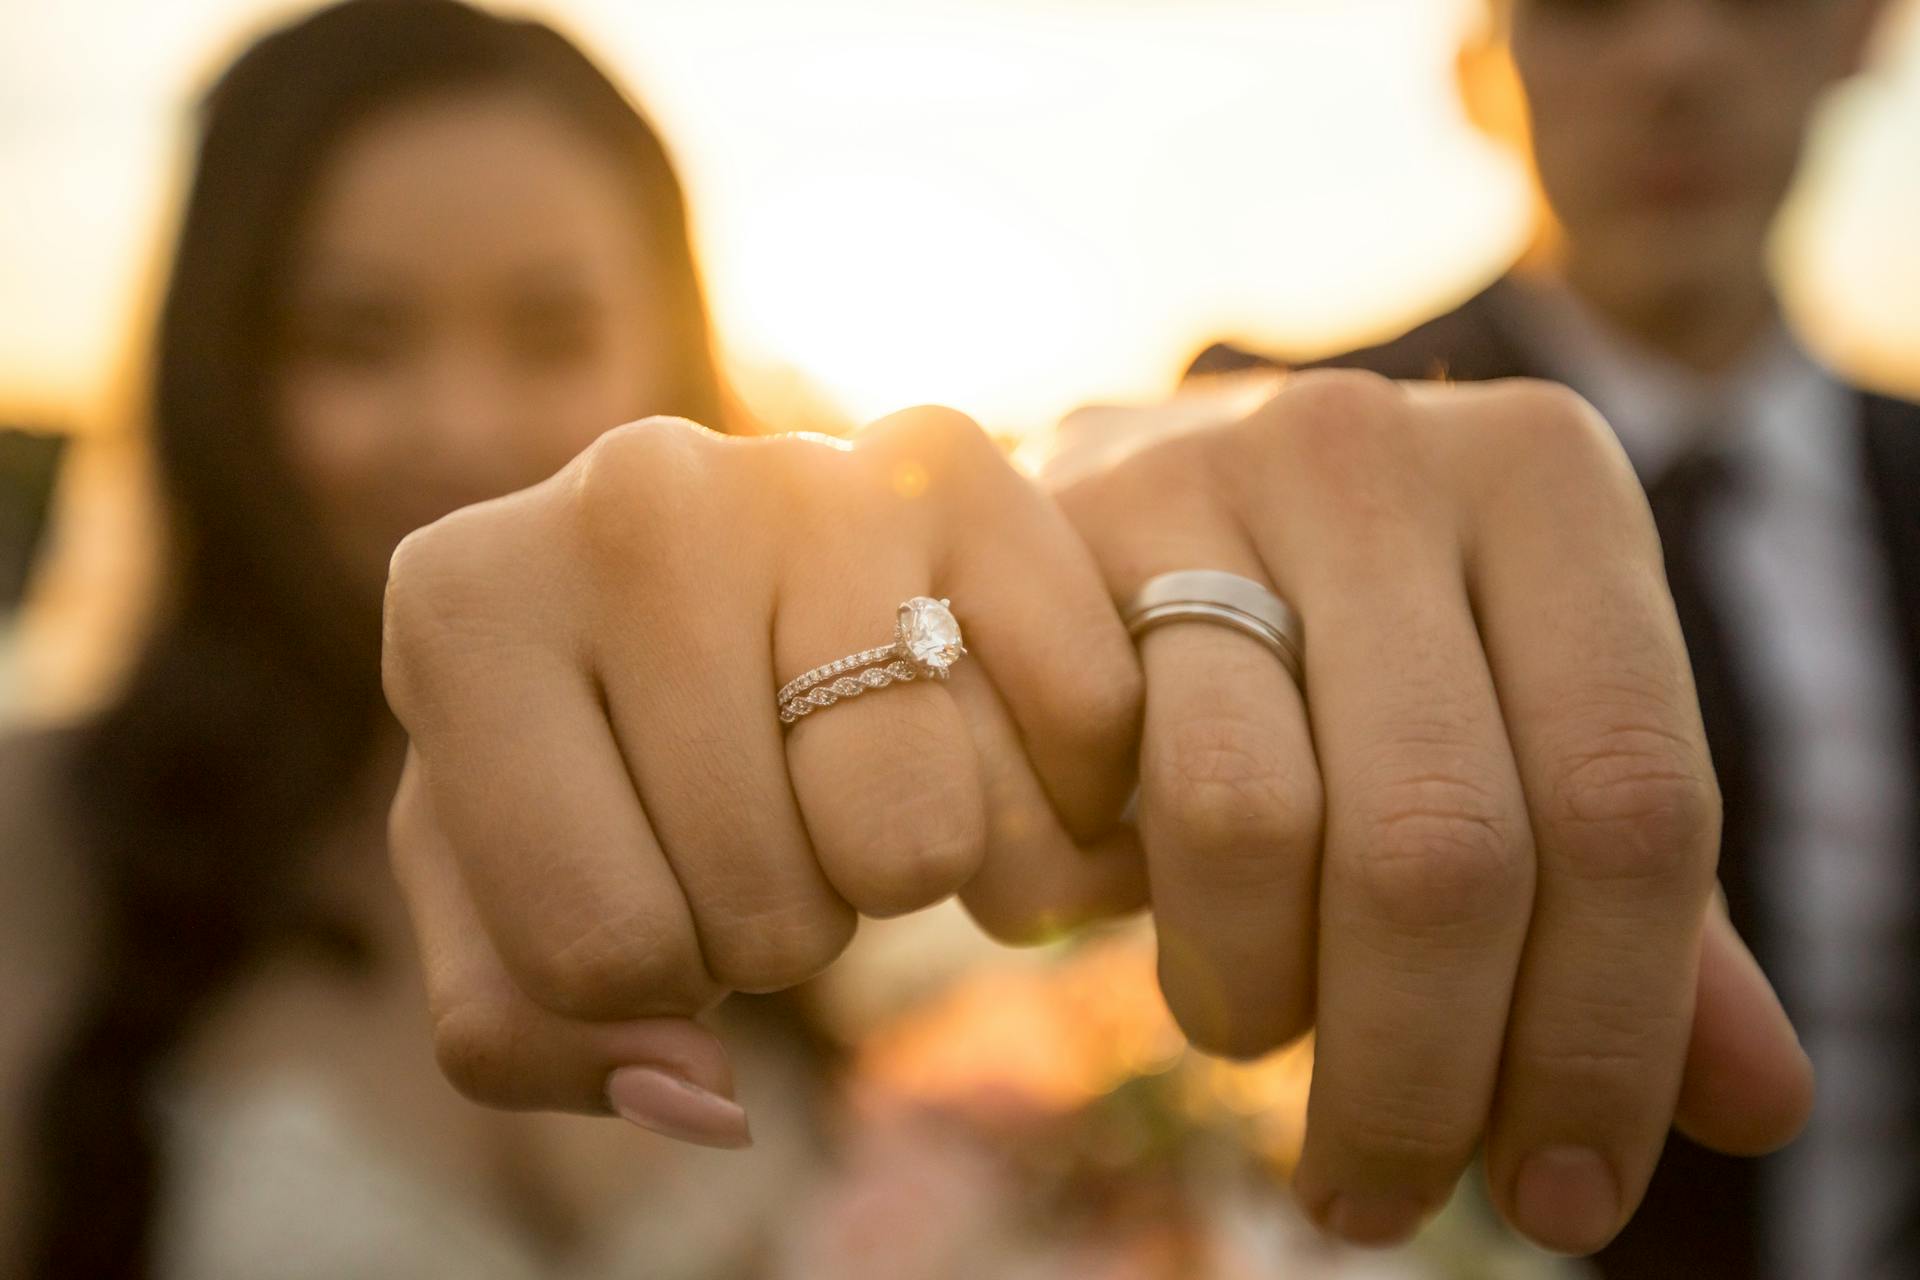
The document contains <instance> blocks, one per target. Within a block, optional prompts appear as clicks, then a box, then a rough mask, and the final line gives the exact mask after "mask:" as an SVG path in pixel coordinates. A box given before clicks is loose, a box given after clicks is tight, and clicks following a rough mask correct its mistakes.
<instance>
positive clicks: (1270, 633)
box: [1122, 569, 1306, 689]
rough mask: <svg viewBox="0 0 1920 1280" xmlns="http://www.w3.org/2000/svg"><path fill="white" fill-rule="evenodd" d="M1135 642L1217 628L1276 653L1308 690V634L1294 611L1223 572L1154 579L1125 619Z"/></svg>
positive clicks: (1248, 580) (1181, 573)
mask: <svg viewBox="0 0 1920 1280" xmlns="http://www.w3.org/2000/svg"><path fill="white" fill-rule="evenodd" d="M1122 617H1123V619H1124V621H1125V622H1126V624H1127V632H1128V634H1130V635H1132V636H1133V637H1135V638H1136V639H1138V638H1139V637H1140V636H1143V635H1145V634H1146V633H1147V632H1149V631H1151V630H1152V629H1153V628H1155V627H1158V626H1164V625H1165V624H1167V623H1169V622H1188V621H1192V622H1214V623H1219V624H1220V625H1222V626H1228V627H1232V628H1233V629H1234V630H1236V631H1239V632H1242V633H1243V634H1246V635H1249V636H1252V637H1253V638H1254V639H1255V640H1258V641H1259V642H1260V643H1261V644H1264V645H1265V646H1267V648H1268V649H1270V650H1272V652H1273V655H1274V656H1275V657H1276V658H1278V659H1280V665H1282V666H1284V667H1285V668H1286V669H1287V674H1288V675H1290V676H1292V677H1293V682H1294V684H1295V685H1298V686H1300V687H1301V688H1302V689H1304V688H1305V687H1306V684H1305V679H1306V677H1305V674H1304V669H1303V666H1302V657H1303V655H1304V654H1305V652H1306V628H1305V626H1304V625H1303V624H1302V622H1301V621H1300V615H1299V614H1298V613H1296V612H1295V611H1294V609H1293V607H1292V606H1291V605H1289V604H1288V603H1287V602H1286V601H1285V600H1282V599H1281V598H1280V597H1279V596H1277V595H1275V594H1274V593H1273V592H1271V591H1269V590H1267V588H1266V587H1264V586H1262V585H1261V584H1259V583H1258V582H1255V581H1254V580H1253V579H1251V578H1243V577H1241V576H1240V575H1239V574H1237V573H1227V572H1225V571H1223V570H1220V569H1183V570H1181V571H1179V572H1177V573H1163V574H1161V575H1160V576H1159V577H1157V578H1150V579H1148V581H1147V584H1146V585H1145V586H1143V587H1141V588H1140V590H1139V591H1138V592H1137V593H1136V594H1135V595H1134V597H1133V599H1132V601H1130V602H1129V603H1128V605H1127V608H1126V611H1125V613H1124V614H1123V615H1122Z"/></svg>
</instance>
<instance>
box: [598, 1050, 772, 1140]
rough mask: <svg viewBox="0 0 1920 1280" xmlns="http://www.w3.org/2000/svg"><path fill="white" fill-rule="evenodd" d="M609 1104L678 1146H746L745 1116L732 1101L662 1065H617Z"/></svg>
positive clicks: (749, 1136)
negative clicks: (677, 1141)
mask: <svg viewBox="0 0 1920 1280" xmlns="http://www.w3.org/2000/svg"><path fill="white" fill-rule="evenodd" d="M607 1103H608V1105H610V1106H611V1107H612V1108H613V1110H614V1112H615V1113H616V1114H617V1115H619V1116H620V1117H621V1118H622V1119H624V1120H627V1121H630V1122H631V1123H633V1124H637V1125H639V1126H640V1127H641V1128H642V1129H650V1130H652V1131H653V1132H654V1133H658V1134H663V1135H665V1136H666V1137H669V1138H675V1139H678V1140H679V1141H681V1142H695V1143H698V1144H700V1145H701V1146H703V1147H745V1146H751V1145H752V1144H753V1135H752V1134H750V1133H748V1132H747V1113H746V1111H745V1110H744V1109H743V1108H742V1107H741V1106H740V1104H739V1103H737V1102H735V1101H733V1100H732V1099H731V1098H723V1097H721V1096H720V1095H719V1094H717V1093H714V1092H712V1091H710V1090H707V1089H703V1088H701V1087H700V1086H699V1085H697V1084H695V1083H693V1081H691V1080H688V1079H686V1078H685V1077H683V1076H678V1075H675V1074H674V1073H673V1072H671V1071H668V1070H664V1069H662V1068H660V1067H621V1068H620V1069H619V1070H618V1071H615V1072H614V1073H613V1074H612V1075H610V1076H608V1077H607Z"/></svg>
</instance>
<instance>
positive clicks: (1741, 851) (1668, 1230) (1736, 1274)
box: [1594, 431, 1772, 1280]
mask: <svg viewBox="0 0 1920 1280" xmlns="http://www.w3.org/2000/svg"><path fill="white" fill-rule="evenodd" d="M1716 438H1717V433H1716V432H1712V431H1703V432H1701V433H1700V435H1698V436H1697V437H1695V439H1696V440H1699V441H1703V442H1706V443H1704V444H1698V445H1695V446H1692V447H1691V448H1689V450H1688V451H1687V452H1685V453H1683V454H1682V455H1681V456H1679V457H1678V458H1675V459H1674V460H1673V462H1672V464H1671V465H1670V466H1668V467H1667V469H1666V470H1665V471H1663V472H1661V473H1660V475H1658V476H1657V477H1655V478H1654V480H1653V482H1652V483H1651V484H1649V485H1648V486H1647V501H1648V504H1649V505H1650V506H1651V507H1652V509H1653V518H1654V523H1655V524H1656V525H1657V526H1658V527H1659V531H1660V540H1661V545H1662V547H1663V549H1664V551H1665V558H1666V569H1667V584H1668V586H1669V588H1670V589H1671V590H1672V592H1673V602H1674V606H1675V609H1676V611H1677V612H1678V613H1679V616H1680V629H1681V632H1682V633H1683V635H1684V636H1685V638H1686V644H1687V656H1688V658H1689V659H1690V660H1691V662H1692V664H1693V677H1694V683H1695V685H1696V686H1697V687H1698V689H1699V692H1700V714H1701V718H1702V720H1703V721H1704V723H1705V726H1706V733H1707V746H1708V749H1709V750H1710V751H1711V752H1712V755H1713V768H1714V773H1715V775H1716V776H1717V777H1718V779H1719V783H1720V794H1721V798H1722V803H1723V812H1724V817H1723V821H1722V825H1721V840H1720V883H1721V886H1722V887H1723V888H1724V889H1725V891H1726V895H1727V909H1728V915H1729V916H1730V917H1731V918H1732V920H1733V924H1734V927H1735V928H1736V929H1737V930H1739V932H1740V936H1741V937H1742V938H1743V939H1745V940H1746V943H1747V945H1748V946H1749V947H1750V948H1751V949H1752V951H1753V953H1754V955H1755V957H1756V958H1757V959H1758V960H1759V961H1760V965H1761V968H1762V969H1763V970H1766V971H1767V972H1769V973H1771V972H1772V969H1771V964H1770V961H1771V959H1772V956H1771V947H1772V944H1771V942H1770V940H1769V938H1768V937H1767V930H1766V928H1765V925H1766V923H1767V921H1766V918H1765V915H1764V913H1763V912H1762V910H1761V906H1762V904H1761V901H1760V892H1759V890H1760V886H1759V885H1758V883H1757V875H1756V872H1757V868H1756V867H1755V866H1754V865H1753V862H1754V858H1753V854H1754V849H1755V845H1756V840H1755V837H1756V836H1757V834H1758V833H1759V831H1760V829H1761V825H1762V823H1763V822H1764V821H1765V819H1764V817H1763V815H1762V814H1761V812H1760V809H1761V805H1762V802H1763V800H1764V791H1763V788H1762V785H1761V780H1760V777H1759V773H1758V768H1757V765H1758V757H1757V755H1756V749H1757V739H1756V736H1755V735H1756V728H1757V725H1756V717H1755V714H1754V708H1753V702H1752V699H1751V697H1750V695H1749V691H1748V690H1747V689H1746V688H1744V687H1743V685H1742V677H1743V676H1745V675H1746V672H1745V671H1744V670H1743V669H1742V666H1741V663H1740V658H1741V657H1742V656H1743V654H1742V653H1741V652H1740V650H1739V648H1738V647H1737V646H1736V644H1735V637H1733V636H1732V635H1731V634H1730V633H1729V629H1728V626H1727V618H1726V616H1725V592H1724V591H1723V590H1716V585H1717V584H1716V578H1717V576H1718V568H1717V565H1716V564H1715V562H1714V547H1713V542H1712V535H1713V530H1714V528H1715V526H1714V524H1713V519H1714V516H1715V515H1716V514H1717V513H1718V512H1720V511H1724V510H1725V509H1726V506H1727V504H1728V503H1729V502H1730V501H1731V500H1732V499H1734V498H1735V497H1736V496H1737V494H1738V491H1739V487H1740V484H1741V483H1742V480H1743V476H1742V474H1741V468H1740V462H1739V460H1738V458H1737V456H1736V455H1734V454H1732V453H1731V452H1729V451H1728V450H1727V449H1726V448H1725V447H1724V446H1722V445H1719V444H1717V443H1715V441H1716ZM1760 1191H1761V1188H1760V1177H1759V1172H1758V1170H1757V1168H1756V1167H1755V1162H1754V1161H1752V1160H1749V1159H1741V1158H1736V1157H1732V1156H1725V1155H1721V1154H1719V1153H1718V1152H1714V1151H1710V1150H1708V1149H1707V1148H1705V1147H1702V1146H1700V1145H1698V1144H1697V1143H1694V1142H1693V1141H1691V1140H1690V1139H1688V1138H1686V1137H1684V1136H1683V1135H1681V1134H1680V1133H1679V1132H1677V1131H1676V1132H1674V1133H1672V1134H1671V1135H1670V1136H1669V1137H1668V1139H1667V1145H1666V1149H1665V1151H1664V1153H1663V1154H1662V1156H1661V1158H1660V1163H1659V1166H1658V1167H1657V1168H1656V1169H1655V1170H1654V1176H1653V1181H1652V1182H1651V1184H1650V1185H1649V1186H1648V1188H1647V1195H1646V1199H1645V1200H1644V1201H1643V1202H1642V1205H1641V1208H1640V1210H1639V1212H1638V1213H1637V1214H1635V1216H1634V1218H1633V1220H1632V1221H1631V1222H1630V1223H1629V1224H1628V1225H1627V1227H1626V1229H1625V1230H1623V1231H1622V1232H1621V1233H1620V1235H1619V1236H1618V1237H1616V1238H1615V1240H1614V1241H1613V1242H1612V1243H1611V1244H1609V1245H1608V1246H1607V1247H1606V1248H1605V1249H1603V1250H1602V1251H1601V1252H1600V1253H1599V1254H1598V1255H1596V1256H1595V1258H1594V1261H1595V1262H1596V1263H1597V1264H1598V1265H1599V1267H1600V1269H1601V1272H1602V1274H1603V1275H1605V1276H1607V1277H1608V1278H1609V1280H1614V1278H1616V1277H1617V1278H1621V1280H1627V1278H1631V1280H1666V1278H1668V1277H1671V1278H1673V1280H1680V1278H1682V1277H1686V1278H1687V1280H1736V1278H1737V1280H1749V1278H1751V1277H1757V1276H1762V1275H1764V1274H1766V1273H1765V1272H1764V1271H1763V1270H1762V1269H1761V1257H1760V1255H1761V1242H1760V1235H1759V1233H1760V1222H1761V1213H1762V1205H1761V1203H1760Z"/></svg>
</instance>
